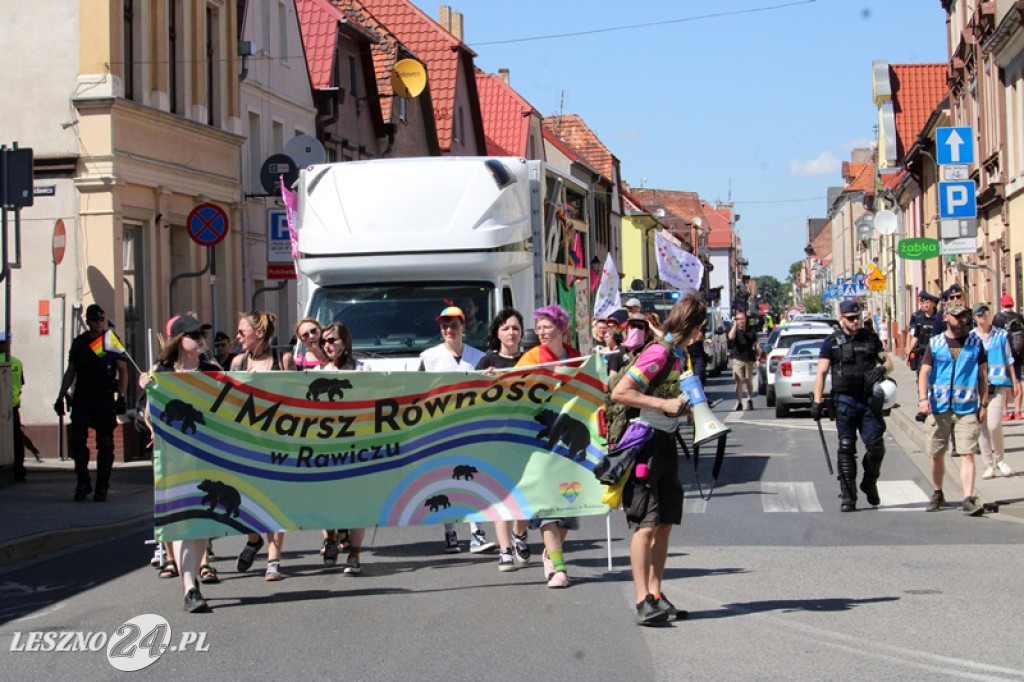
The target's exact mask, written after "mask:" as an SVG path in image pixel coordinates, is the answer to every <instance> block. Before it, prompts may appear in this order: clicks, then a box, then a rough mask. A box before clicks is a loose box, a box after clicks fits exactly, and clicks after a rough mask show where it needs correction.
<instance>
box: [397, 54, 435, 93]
mask: <svg viewBox="0 0 1024 682" xmlns="http://www.w3.org/2000/svg"><path fill="white" fill-rule="evenodd" d="M426 87H427V70H426V69H425V68H423V65H422V64H420V63H419V62H418V61H416V60H415V59H403V60H401V61H399V62H398V63H397V64H395V68H394V69H392V70H391V88H392V89H393V90H394V91H395V94H396V95H398V96H399V97H405V98H407V99H411V98H413V97H419V95H420V93H422V92H423V89H424V88H426Z"/></svg>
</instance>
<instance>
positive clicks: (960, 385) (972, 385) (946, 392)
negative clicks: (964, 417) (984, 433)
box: [928, 334, 982, 414]
mask: <svg viewBox="0 0 1024 682" xmlns="http://www.w3.org/2000/svg"><path fill="white" fill-rule="evenodd" d="M928 345H929V347H930V348H931V351H932V391H931V396H930V398H929V399H930V401H931V408H932V412H949V411H950V410H952V411H953V412H954V413H956V414H971V413H972V412H977V411H978V356H979V355H980V351H981V348H982V344H981V339H980V338H978V337H977V336H976V335H974V334H968V335H967V338H966V339H964V347H963V348H961V349H960V356H959V357H957V358H956V359H955V360H954V359H953V353H952V352H950V350H949V344H948V343H946V335H945V334H938V335H936V336H934V337H932V339H931V341H929V342H928Z"/></svg>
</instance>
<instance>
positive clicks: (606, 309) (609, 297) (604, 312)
mask: <svg viewBox="0 0 1024 682" xmlns="http://www.w3.org/2000/svg"><path fill="white" fill-rule="evenodd" d="M621 307H622V298H621V296H620V295H619V272H618V270H616V269H615V259H613V258H612V254H610V253H609V254H608V258H607V259H605V262H604V269H602V270H601V283H600V284H598V285H597V298H596V299H595V301H594V318H595V319H598V320H601V319H604V318H606V317H608V316H609V315H611V314H612V313H614V312H615V311H616V310H618V309H619V308H621Z"/></svg>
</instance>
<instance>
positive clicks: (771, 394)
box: [765, 386, 775, 407]
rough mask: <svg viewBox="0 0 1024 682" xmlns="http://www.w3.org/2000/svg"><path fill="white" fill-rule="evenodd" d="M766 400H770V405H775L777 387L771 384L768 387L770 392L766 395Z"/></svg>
mask: <svg viewBox="0 0 1024 682" xmlns="http://www.w3.org/2000/svg"><path fill="white" fill-rule="evenodd" d="M765 400H767V402H768V407H775V389H774V388H772V387H771V386H769V387H768V393H767V395H766V396H765Z"/></svg>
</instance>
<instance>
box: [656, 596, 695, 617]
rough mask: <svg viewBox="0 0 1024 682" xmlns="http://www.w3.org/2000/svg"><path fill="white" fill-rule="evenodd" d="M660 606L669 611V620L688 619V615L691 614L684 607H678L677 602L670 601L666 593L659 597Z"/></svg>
mask: <svg viewBox="0 0 1024 682" xmlns="http://www.w3.org/2000/svg"><path fill="white" fill-rule="evenodd" d="M657 604H658V608H660V609H664V610H665V611H668V617H669V620H686V617H687V616H689V615H690V613H689V612H688V611H684V610H683V609H677V608H676V606H675V604H673V603H672V602H670V601H669V600H668V598H667V597H666V596H665V595H661V597H659V598H658V602H657Z"/></svg>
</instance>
